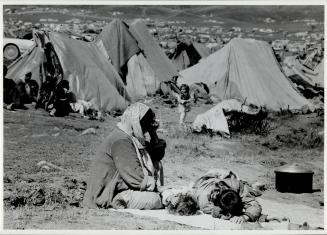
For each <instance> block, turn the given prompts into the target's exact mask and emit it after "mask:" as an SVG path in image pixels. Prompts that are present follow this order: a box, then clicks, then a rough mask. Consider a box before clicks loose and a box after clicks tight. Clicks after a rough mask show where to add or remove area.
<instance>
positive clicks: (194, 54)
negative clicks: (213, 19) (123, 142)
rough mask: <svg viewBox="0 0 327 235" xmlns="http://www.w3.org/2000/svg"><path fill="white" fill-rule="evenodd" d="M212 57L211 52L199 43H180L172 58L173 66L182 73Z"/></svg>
mask: <svg viewBox="0 0 327 235" xmlns="http://www.w3.org/2000/svg"><path fill="white" fill-rule="evenodd" d="M209 55H210V52H209V50H208V49H207V48H206V47H205V46H204V45H202V44H200V43H197V42H190V41H185V42H180V43H178V44H177V47H176V48H175V51H174V53H173V54H172V56H171V59H172V62H173V64H174V65H175V66H176V68H177V69H178V70H179V71H180V70H183V69H186V68H188V67H191V66H193V65H195V64H197V63H198V62H199V61H200V60H201V59H202V58H206V57H208V56H209Z"/></svg>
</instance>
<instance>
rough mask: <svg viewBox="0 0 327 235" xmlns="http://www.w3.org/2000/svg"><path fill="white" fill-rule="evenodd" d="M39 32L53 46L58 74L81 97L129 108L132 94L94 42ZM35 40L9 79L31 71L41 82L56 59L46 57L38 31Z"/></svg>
mask: <svg viewBox="0 0 327 235" xmlns="http://www.w3.org/2000/svg"><path fill="white" fill-rule="evenodd" d="M38 34H39V35H43V36H44V38H43V40H45V41H46V42H50V43H51V45H52V47H51V48H52V49H53V50H52V52H51V54H52V57H56V58H57V60H58V61H57V62H58V63H57V64H55V65H54V64H52V65H51V66H54V67H55V70H56V72H55V74H56V76H59V77H62V79H64V80H68V81H69V83H70V87H71V90H72V91H73V92H74V93H75V94H76V96H77V98H78V99H82V100H86V101H88V102H92V103H93V105H94V106H95V107H96V108H97V109H99V110H107V111H110V110H124V109H125V108H126V107H127V105H128V104H129V101H130V97H129V96H128V94H127V92H126V90H125V87H124V84H123V82H122V80H121V78H120V76H119V75H118V73H117V71H116V70H115V69H114V67H113V66H112V65H111V64H110V63H109V62H108V61H107V60H106V59H105V58H104V57H103V55H102V53H101V52H100V51H99V49H98V48H97V47H96V46H95V45H94V44H92V43H87V42H83V41H79V40H75V39H71V38H69V37H68V36H66V35H64V34H61V33H56V32H50V33H49V34H48V36H47V35H45V34H41V33H38ZM34 39H35V41H36V42H37V46H36V47H34V48H33V49H32V50H31V51H30V52H28V53H26V54H24V55H22V57H20V58H19V59H18V60H17V61H15V62H14V63H13V64H12V65H10V66H9V67H8V75H7V77H8V78H11V79H14V80H15V79H19V78H23V77H24V75H25V73H26V72H29V71H31V72H32V73H33V75H32V78H34V79H35V80H36V81H38V82H39V84H40V83H42V81H43V79H44V76H45V73H47V71H46V69H45V68H48V67H50V64H49V63H53V62H54V61H49V59H48V61H47V60H46V58H47V57H46V55H45V54H46V53H45V51H46V50H44V48H43V47H42V44H43V43H42V42H41V40H40V39H38V38H37V37H36V33H35V34H34Z"/></svg>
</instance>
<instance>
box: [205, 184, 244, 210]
mask: <svg viewBox="0 0 327 235" xmlns="http://www.w3.org/2000/svg"><path fill="white" fill-rule="evenodd" d="M210 199H211V201H212V202H213V204H214V205H215V206H217V207H219V208H220V209H221V214H223V215H232V216H239V215H241V214H242V211H243V203H242V200H241V197H240V195H239V194H238V193H237V192H236V191H234V190H232V189H223V190H220V189H214V190H213V191H212V192H211V195H210Z"/></svg>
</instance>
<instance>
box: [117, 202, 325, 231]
mask: <svg viewBox="0 0 327 235" xmlns="http://www.w3.org/2000/svg"><path fill="white" fill-rule="evenodd" d="M258 201H259V202H260V204H261V205H262V208H263V213H268V214H269V215H270V216H279V217H284V216H286V217H289V218H290V220H291V223H297V224H303V223H304V222H305V221H306V222H308V223H309V225H310V226H313V227H318V226H320V227H324V216H323V210H321V209H315V208H311V207H308V206H304V205H299V204H284V203H278V202H273V201H270V200H266V199H262V198H258ZM117 211H120V212H128V213H131V214H133V215H138V216H149V217H153V218H157V219H160V220H167V221H173V222H177V223H180V224H185V225H189V226H194V227H198V228H203V229H210V230H240V229H242V227H241V225H239V224H235V223H232V222H230V221H228V220H222V219H217V218H213V217H212V216H211V215H206V214H199V215H194V216H179V215H171V214H169V213H168V212H167V211H166V210H164V209H162V210H136V209H120V210H117ZM261 225H262V227H263V229H268V230H287V229H288V222H282V223H278V222H270V223H261Z"/></svg>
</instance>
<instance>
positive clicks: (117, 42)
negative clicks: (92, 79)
mask: <svg viewBox="0 0 327 235" xmlns="http://www.w3.org/2000/svg"><path fill="white" fill-rule="evenodd" d="M95 43H96V44H98V46H99V48H102V47H104V49H105V51H106V53H107V55H108V56H109V58H110V60H111V63H112V64H113V65H114V67H115V69H116V71H118V72H119V74H120V75H121V76H125V75H126V74H125V71H123V70H122V68H123V66H124V65H125V64H126V63H127V61H128V60H129V59H130V58H131V57H132V56H133V55H135V54H137V53H138V52H140V48H139V47H138V45H137V42H136V40H135V38H134V37H133V35H132V34H131V33H130V32H129V30H128V27H127V25H126V24H125V23H124V22H122V21H121V20H118V19H115V20H113V21H111V22H110V23H109V24H108V25H107V26H106V27H105V28H104V29H103V30H102V32H101V34H100V35H99V36H98V37H97V38H96V39H95ZM101 43H102V44H103V46H102V45H99V44H101Z"/></svg>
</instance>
